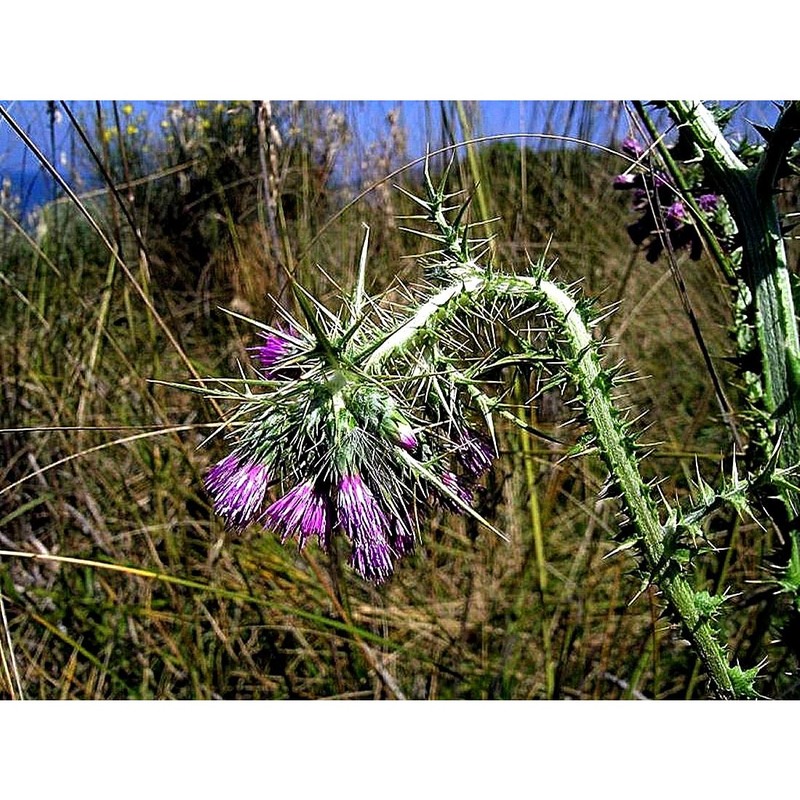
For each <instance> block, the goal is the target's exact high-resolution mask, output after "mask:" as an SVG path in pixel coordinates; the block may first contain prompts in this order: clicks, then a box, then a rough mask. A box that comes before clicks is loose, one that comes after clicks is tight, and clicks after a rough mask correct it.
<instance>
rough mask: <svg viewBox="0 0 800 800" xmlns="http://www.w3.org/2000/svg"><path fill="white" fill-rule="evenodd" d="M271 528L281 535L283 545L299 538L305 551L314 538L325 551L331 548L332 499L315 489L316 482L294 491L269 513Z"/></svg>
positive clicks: (276, 502)
mask: <svg viewBox="0 0 800 800" xmlns="http://www.w3.org/2000/svg"><path fill="white" fill-rule="evenodd" d="M264 517H266V519H267V523H268V527H271V528H272V529H273V530H275V531H276V532H277V533H280V535H281V542H285V541H286V539H287V538H288V537H289V536H297V542H298V545H299V546H300V549H302V548H303V547H304V545H305V543H306V541H307V540H308V539H309V538H310V537H311V536H316V537H317V538H318V540H319V544H320V546H321V547H322V548H327V545H328V536H329V534H330V530H331V524H330V514H329V502H328V499H327V498H326V497H325V496H324V495H322V494H320V493H318V492H317V491H316V490H315V489H314V484H313V482H312V481H304V482H303V483H301V484H299V485H298V486H295V487H294V488H293V489H290V490H289V491H288V492H287V493H286V494H285V495H284V496H283V497H281V498H280V499H279V500H276V501H275V502H274V503H273V504H272V505H271V506H270V507H269V508H268V509H267V510H266V511H265V512H264Z"/></svg>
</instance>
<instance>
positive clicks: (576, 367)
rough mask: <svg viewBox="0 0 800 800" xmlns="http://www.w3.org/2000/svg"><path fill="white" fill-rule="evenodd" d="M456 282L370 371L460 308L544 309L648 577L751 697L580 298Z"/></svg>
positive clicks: (543, 283)
mask: <svg viewBox="0 0 800 800" xmlns="http://www.w3.org/2000/svg"><path fill="white" fill-rule="evenodd" d="M454 277H455V280H454V282H453V283H451V284H450V285H449V286H447V287H445V288H443V289H442V290H441V291H439V292H438V293H437V294H436V295H435V296H434V297H432V298H431V299H430V300H429V301H428V302H426V303H424V304H423V305H422V306H420V307H419V309H418V310H417V311H416V313H415V314H414V315H413V316H412V317H410V318H409V319H408V320H407V321H406V322H405V323H404V324H403V325H401V326H400V327H399V328H397V329H396V330H395V331H394V332H393V333H392V334H391V335H389V336H388V337H387V338H386V339H384V340H383V341H382V343H381V344H380V345H379V346H378V347H377V348H376V349H375V350H374V351H373V352H372V353H371V355H369V357H368V358H367V359H366V360H365V362H364V368H365V369H366V370H368V371H370V370H371V371H374V370H377V369H378V368H379V366H380V365H381V364H382V363H383V362H385V361H386V360H387V359H388V358H390V357H391V356H392V355H394V354H400V353H402V352H403V351H404V350H405V349H406V348H408V347H410V346H412V345H413V344H415V343H416V342H417V341H418V340H419V338H420V337H421V336H422V335H423V334H424V333H425V332H426V331H431V330H433V329H435V328H437V327H438V326H440V325H442V324H444V323H446V322H447V321H448V320H449V319H450V318H451V317H452V316H453V315H455V314H456V313H457V312H458V311H459V310H465V311H467V310H469V309H470V307H477V306H479V305H480V303H481V302H482V301H483V300H484V299H485V297H486V296H487V295H488V296H491V298H492V299H493V300H497V299H498V298H505V299H507V300H511V301H515V302H519V300H520V299H522V300H525V301H527V302H529V303H530V304H531V305H537V306H543V307H544V308H546V309H547V311H548V312H549V317H550V318H551V319H552V320H553V321H554V323H555V325H554V330H553V336H552V341H553V343H554V344H555V346H556V347H557V348H558V349H559V351H560V355H561V358H562V359H563V361H564V363H565V365H566V366H565V369H566V370H567V371H568V373H569V377H570V378H571V379H572V380H573V381H574V383H575V385H576V387H577V389H578V391H579V393H580V395H581V398H582V400H583V403H584V406H585V410H586V416H587V417H588V419H589V421H590V422H591V424H592V426H593V428H594V434H595V438H596V442H597V446H598V449H599V451H600V454H601V455H602V457H603V459H604V461H605V463H606V466H607V467H608V469H609V472H610V474H611V477H612V480H613V481H614V482H615V483H616V485H617V486H618V488H619V491H620V494H621V497H622V500H623V503H624V505H625V508H626V510H627V513H628V515H629V517H630V521H631V523H632V525H633V527H634V528H635V530H636V540H637V544H638V548H639V552H640V555H641V557H642V560H643V561H644V562H645V567H646V571H647V572H648V573H649V575H650V576H651V579H652V581H653V582H654V583H656V584H658V585H659V587H660V588H661V590H662V592H663V594H664V596H665V597H666V599H667V601H668V603H669V605H670V607H671V609H672V610H673V612H674V613H675V614H676V615H677V617H678V618H679V619H680V621H681V622H682V624H683V626H684V628H685V631H686V635H687V636H688V638H689V639H690V641H691V642H692V644H693V645H694V647H695V649H696V652H697V653H698V655H699V656H700V658H701V659H702V661H703V664H704V665H705V667H706V669H707V671H708V673H709V675H710V677H711V680H712V681H713V684H714V686H715V687H716V690H717V692H718V694H719V695H720V696H722V697H736V696H748V695H750V694H751V693H752V679H751V676H747V677H748V678H749V681H748V680H745V681H742V680H737V679H738V678H740V677H741V675H742V673H741V671H740V670H738V668H731V667H730V666H729V664H728V659H727V656H726V653H725V646H724V645H723V644H722V643H721V642H720V641H719V638H718V632H717V631H716V629H715V626H714V625H713V624H712V622H711V620H710V618H709V617H708V616H706V615H704V614H703V613H702V607H701V606H700V605H699V604H698V602H697V595H696V593H695V592H694V590H693V589H692V588H691V586H690V585H689V583H688V582H687V580H686V578H685V577H684V575H683V573H682V570H681V566H680V564H679V562H678V561H677V560H676V559H675V558H674V557H673V556H672V554H671V552H670V548H669V547H668V542H667V538H666V533H665V528H664V526H662V524H661V522H660V520H659V516H658V511H657V509H656V505H655V502H654V501H653V498H652V496H651V493H650V490H649V488H648V486H647V484H646V483H645V482H644V480H643V479H642V476H641V474H640V472H639V467H638V461H637V457H636V455H635V452H634V446H633V443H632V442H631V440H630V438H629V436H628V435H627V430H626V425H625V422H624V420H623V419H622V417H621V415H620V414H619V412H618V410H617V409H616V407H615V406H614V402H613V399H612V397H611V392H610V387H611V379H610V377H609V376H608V375H607V373H606V372H605V371H604V370H603V368H602V366H601V364H600V357H599V353H598V345H597V343H596V342H595V340H594V339H593V337H592V334H591V331H590V329H589V326H588V325H587V323H586V321H585V320H584V319H583V317H582V315H581V312H580V309H579V308H578V304H577V303H576V301H575V299H574V298H573V297H572V296H571V295H570V294H569V293H568V292H567V291H565V290H564V289H563V288H561V287H560V286H558V285H557V284H556V283H554V282H553V281H551V280H549V279H548V278H547V277H546V276H545V275H544V274H542V275H532V276H519V275H505V274H498V273H493V272H490V271H488V270H483V269H480V268H476V267H474V266H464V267H462V268H460V269H458V270H455V271H454Z"/></svg>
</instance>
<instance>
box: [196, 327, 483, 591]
mask: <svg viewBox="0 0 800 800" xmlns="http://www.w3.org/2000/svg"><path fill="white" fill-rule="evenodd" d="M321 335H322V334H321V333H320V331H319V330H317V331H315V332H314V333H313V334H312V333H307V332H305V331H302V330H301V326H300V325H299V324H296V325H293V326H292V327H291V328H290V329H289V330H280V329H270V330H269V332H268V333H266V334H262V338H263V340H264V341H263V343H262V344H260V345H259V346H258V347H257V348H254V366H255V367H256V372H257V373H258V374H259V375H261V376H263V378H264V379H266V381H268V382H270V385H269V389H268V391H266V392H264V393H262V394H254V393H253V392H252V391H251V390H250V389H248V391H247V392H246V393H244V394H242V395H240V396H239V397H237V398H236V399H237V412H236V414H235V415H234V418H235V420H236V423H237V425H236V427H233V428H232V431H233V432H232V434H231V438H232V439H233V440H234V446H233V451H232V453H231V454H229V455H227V456H225V458H223V459H222V460H221V461H220V462H218V463H217V464H215V465H214V466H213V467H211V469H210V470H209V473H208V475H207V477H206V487H207V489H208V491H209V494H210V495H211V498H212V499H213V501H214V508H215V510H216V512H217V513H218V514H219V515H220V516H221V517H223V519H225V520H226V522H227V523H228V524H229V525H230V526H231V527H234V528H243V527H245V526H246V525H248V524H250V523H252V522H259V523H261V524H262V525H263V526H264V527H265V528H267V529H268V530H271V531H273V532H274V533H276V534H277V535H278V536H279V537H280V539H281V541H282V542H285V541H286V540H288V539H295V540H296V541H297V543H298V546H299V547H300V548H303V547H304V546H305V545H306V544H307V542H308V541H309V540H310V539H316V541H317V542H318V544H319V546H320V547H321V548H322V549H324V550H327V549H328V548H329V546H330V542H331V536H332V535H335V533H336V532H337V531H339V532H341V533H342V534H344V536H345V537H346V538H347V539H348V541H349V544H350V557H349V563H350V566H351V567H352V568H353V569H354V570H355V571H356V572H357V573H358V574H359V575H361V576H362V577H363V578H365V579H367V580H369V581H372V582H374V583H380V582H382V581H385V580H386V579H387V578H388V577H389V576H390V575H391V573H392V570H393V568H394V563H395V561H396V560H397V559H398V558H399V557H401V556H403V555H405V554H407V553H410V552H411V551H412V550H413V549H414V545H415V540H416V538H417V535H418V521H419V520H420V519H421V518H422V516H423V514H424V512H425V511H426V510H427V509H429V508H434V507H436V506H441V507H444V508H446V509H448V510H450V511H453V512H456V513H464V512H465V511H467V510H468V508H469V506H470V504H471V503H472V500H473V489H474V486H475V484H476V481H477V479H478V478H479V477H480V476H481V475H482V474H484V473H485V472H486V471H487V470H488V469H489V468H490V467H491V464H492V460H493V456H494V450H493V448H492V446H491V444H490V441H489V439H488V437H486V436H484V435H483V434H480V433H478V432H477V431H476V430H475V429H474V428H473V427H472V426H469V425H467V423H466V422H465V421H464V420H463V419H449V420H448V429H450V430H452V431H453V433H452V434H451V435H449V436H448V435H445V434H443V433H442V428H443V425H442V419H441V414H438V415H437V416H436V418H435V419H434V420H427V421H426V420H425V419H424V418H420V415H419V414H413V413H412V412H411V410H410V409H409V408H407V407H406V406H405V404H404V401H403V400H401V399H400V398H399V397H398V396H395V395H393V394H392V393H391V392H390V391H389V390H388V389H387V388H385V387H383V386H382V385H380V384H379V383H378V382H377V381H376V379H374V378H370V377H369V376H368V375H366V374H364V373H363V372H362V371H360V370H359V364H358V362H357V360H353V359H352V358H348V356H349V355H350V353H351V352H353V351H355V350H356V348H355V345H353V344H352V337H351V336H350V335H349V334H346V333H343V334H342V335H341V340H344V341H345V342H346V343H349V344H350V348H349V349H347V348H345V347H340V348H339V349H337V350H335V349H334V344H335V339H334V340H333V343H331V342H327V341H326V343H325V344H324V346H323V345H321V344H320V342H319V338H320V336H321ZM332 338H333V337H332ZM356 352H357V351H356ZM263 383H264V382H262V385H263ZM412 419H416V421H417V423H418V424H412V421H411V420H412ZM455 470H458V474H456V471H455ZM273 493H274V499H270V498H269V497H268V495H272V494H273Z"/></svg>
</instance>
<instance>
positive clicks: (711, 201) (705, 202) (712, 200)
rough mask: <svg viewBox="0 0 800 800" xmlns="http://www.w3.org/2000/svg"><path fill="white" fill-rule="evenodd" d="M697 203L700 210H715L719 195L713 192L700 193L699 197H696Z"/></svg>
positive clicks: (709, 211) (707, 211)
mask: <svg viewBox="0 0 800 800" xmlns="http://www.w3.org/2000/svg"><path fill="white" fill-rule="evenodd" d="M697 205H698V206H700V210H701V211H705V212H706V213H711V212H712V211H716V210H717V206H718V205H719V197H717V195H715V194H701V195H700V197H698V198H697Z"/></svg>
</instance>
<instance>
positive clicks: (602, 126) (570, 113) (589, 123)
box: [0, 100, 776, 206]
mask: <svg viewBox="0 0 800 800" xmlns="http://www.w3.org/2000/svg"><path fill="white" fill-rule="evenodd" d="M0 102H2V105H3V106H4V107H5V108H6V110H7V111H8V112H9V114H11V116H13V118H14V119H15V120H16V121H17V123H18V124H19V125H20V126H21V127H23V128H24V129H25V130H26V131H27V132H28V133H29V135H30V136H31V137H32V138H33V139H34V140H35V141H36V143H37V145H38V146H39V147H40V148H41V149H42V150H43V152H44V153H45V155H47V156H48V157H49V158H51V159H53V160H54V163H56V165H57V166H59V167H60V168H64V170H65V173H64V174H69V172H70V165H71V160H72V158H73V156H74V155H77V156H78V157H82V154H81V153H80V149H81V145H80V142H79V141H77V139H76V137H75V136H74V132H73V131H72V130H71V126H70V124H69V121H68V119H67V118H66V117H65V116H64V115H63V113H62V114H60V120H59V121H58V122H57V123H56V124H55V126H54V129H53V133H54V141H51V132H50V125H49V116H48V113H47V103H46V102H45V101H42V100H37V101H0ZM125 102H126V101H120V106H122V105H124V103H125ZM323 102H324V103H325V104H326V105H330V104H332V103H333V101H323ZM333 104H334V105H340V106H342V107H343V110H344V111H345V113H346V116H347V119H348V120H349V122H350V124H352V125H353V126H354V127H355V130H354V131H353V132H354V134H355V136H354V139H355V140H356V141H359V142H371V141H374V140H375V139H377V138H378V137H379V136H385V135H386V133H387V123H386V118H387V115H388V114H389V113H390V112H392V111H396V112H399V116H400V122H401V124H402V125H403V126H404V128H405V130H406V131H407V134H408V143H407V147H408V156H409V157H410V158H415V157H417V156H420V155H423V154H424V152H425V146H426V144H428V143H430V145H431V147H435V146H437V145H439V144H441V143H442V129H441V113H442V111H441V104H440V103H439V102H437V101H413V100H403V101H389V100H387V101H375V100H370V101H347V102H344V103H338V104H337V103H333ZM105 105H108V104H107V103H106V104H105ZM132 105H133V106H134V109H135V112H139V111H141V110H146V111H147V112H148V116H149V118H150V126H151V127H152V128H154V129H157V126H158V123H159V121H160V120H161V119H162V118H163V116H164V111H165V109H166V107H167V105H168V103H167V102H166V101H154V102H145V101H132ZM70 107H71V108H72V110H73V112H74V113H75V114H76V115H86V118H87V119H89V120H91V119H92V118H93V115H94V103H91V102H88V101H80V102H77V103H74V104H73V103H70ZM477 108H478V111H479V113H478V116H477V118H478V120H479V124H478V126H477V130H474V131H471V133H472V134H473V135H497V134H505V133H545V132H548V131H549V132H557V133H563V134H566V135H570V136H574V137H583V138H587V139H589V140H591V141H596V142H599V143H602V144H609V143H611V142H612V141H615V140H616V141H619V139H621V138H622V137H623V136H625V135H626V134H627V133H628V131H629V127H630V123H629V121H628V120H627V118H626V115H625V112H624V110H622V109H621V108H620V106H619V105H618V104H615V103H612V102H604V101H591V103H590V104H589V105H587V104H584V103H580V102H572V101H514V100H489V101H481V102H479V103H477ZM448 110H449V113H450V115H451V117H452V118H453V119H456V118H457V116H456V111H455V108H454V104H451V105H450V107H449V109H448ZM587 112H588V113H587ZM775 116H776V111H775V108H774V106H773V105H772V104H771V103H769V102H767V101H752V102H748V103H746V104H745V106H744V107H743V109H742V110H741V111H740V113H739V115H738V121H737V123H736V130H737V132H738V133H739V134H742V133H745V132H746V131H747V130H748V128H749V126H748V125H747V124H746V122H745V120H746V119H750V120H752V121H755V122H758V123H770V122H773V121H774V119H775ZM455 136H456V138H457V139H460V138H462V136H463V133H462V131H460V130H458V129H457V130H456V131H455ZM753 137H754V134H753V133H752V129H750V133H749V138H753ZM526 143H527V144H528V145H529V146H533V147H535V146H537V140H531V139H528V140H526ZM552 144H553V143H552V142H547V141H544V140H542V141H541V145H546V146H552ZM53 145H54V146H53ZM22 172H25V173H27V174H26V178H25V180H24V183H25V184H26V185H25V186H24V187H22V193H23V194H27V202H26V205H28V206H29V205H30V204H31V203H32V202H35V201H38V200H42V199H48V198H49V196H50V194H51V192H52V188H51V187H52V182H51V179H50V178H49V177H48V178H46V179H44V178H40V179H38V180H34V178H33V175H35V174H36V173H37V172H39V168H38V165H37V163H36V161H35V159H34V157H33V156H32V155H31V154H30V153H29V152H28V151H27V150H26V148H25V147H24V146H23V145H22V143H21V142H20V140H19V138H18V137H17V136H16V135H15V134H14V132H13V131H12V130H11V129H10V128H9V127H8V125H7V124H6V123H5V122H4V121H2V120H0V177H11V178H12V180H13V181H14V182H15V184H16V183H17V182H22V179H21V177H20V173H22ZM17 191H20V189H19V188H17Z"/></svg>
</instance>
